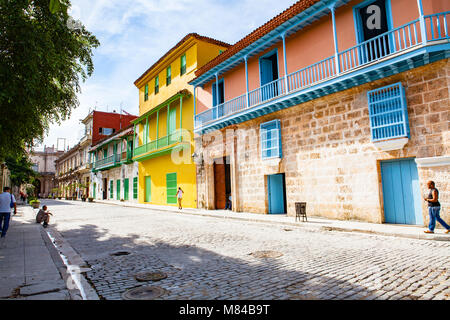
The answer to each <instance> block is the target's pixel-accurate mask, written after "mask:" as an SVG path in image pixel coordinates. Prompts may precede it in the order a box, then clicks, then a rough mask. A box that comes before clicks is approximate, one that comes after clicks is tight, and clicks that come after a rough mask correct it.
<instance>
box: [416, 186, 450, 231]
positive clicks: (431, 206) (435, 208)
mask: <svg viewBox="0 0 450 320" xmlns="http://www.w3.org/2000/svg"><path fill="white" fill-rule="evenodd" d="M427 187H428V189H430V193H429V194H428V198H423V199H424V200H425V201H427V202H428V214H429V215H430V223H429V225H428V230H425V231H424V232H425V233H434V228H435V227H436V221H438V222H439V223H440V224H442V226H443V227H444V228H445V229H447V231H445V233H449V232H450V226H449V225H448V224H447V223H445V221H444V220H442V219H441V217H440V216H439V211H441V204H440V203H439V190H438V189H436V186H435V184H434V181H428V182H427Z"/></svg>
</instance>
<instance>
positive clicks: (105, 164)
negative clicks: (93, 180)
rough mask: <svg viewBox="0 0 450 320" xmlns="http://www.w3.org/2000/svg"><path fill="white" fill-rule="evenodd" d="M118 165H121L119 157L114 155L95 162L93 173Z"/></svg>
mask: <svg viewBox="0 0 450 320" xmlns="http://www.w3.org/2000/svg"><path fill="white" fill-rule="evenodd" d="M119 165H121V155H120V154H114V155H112V156H109V157H107V158H104V159H101V160H97V161H95V162H94V166H93V167H94V169H93V171H99V170H106V169H111V168H114V167H116V166H119Z"/></svg>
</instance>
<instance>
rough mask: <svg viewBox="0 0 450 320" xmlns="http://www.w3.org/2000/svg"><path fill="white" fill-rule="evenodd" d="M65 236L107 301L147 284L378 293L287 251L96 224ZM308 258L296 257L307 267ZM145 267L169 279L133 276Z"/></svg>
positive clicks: (247, 292)
mask: <svg viewBox="0 0 450 320" xmlns="http://www.w3.org/2000/svg"><path fill="white" fill-rule="evenodd" d="M56 227H57V225H56ZM62 235H63V236H64V238H65V239H66V240H67V241H69V242H75V243H70V244H71V245H72V247H74V249H75V250H77V251H78V252H82V254H81V256H82V258H83V260H84V261H86V263H87V265H88V266H89V268H90V271H87V272H86V273H85V274H84V275H85V277H86V278H87V280H88V282H89V283H91V285H92V286H93V287H94V289H95V290H96V291H97V293H98V295H99V296H100V297H101V299H106V300H120V299H122V294H123V293H124V292H125V291H127V290H129V289H131V288H135V287H137V286H143V285H152V286H157V287H160V288H162V289H164V292H165V293H164V294H163V295H162V296H160V297H158V298H156V299H157V300H355V299H363V300H364V299H365V298H367V297H369V296H371V295H372V294H373V293H374V292H373V291H370V290H368V289H367V287H370V286H367V285H366V284H365V287H363V286H359V285H355V284H353V283H350V282H349V281H343V280H339V279H336V278H334V277H331V276H327V275H326V273H324V272H323V270H324V269H325V268H319V269H322V270H316V269H315V270H314V272H311V273H309V272H299V271H296V270H295V267H296V266H295V264H296V263H295V261H294V262H293V261H292V259H287V258H286V257H285V256H283V255H282V256H280V257H277V258H270V257H269V258H258V257H256V256H255V255H253V253H252V252H248V254H246V255H242V254H241V255H240V256H239V255H238V257H230V256H226V255H221V254H219V253H217V252H213V251H210V250H206V249H203V248H199V247H196V246H191V245H189V244H188V242H189V241H188V240H186V243H178V244H171V243H167V242H165V241H161V240H159V239H157V238H148V237H147V238H146V239H144V238H143V237H142V236H141V235H139V234H130V235H128V236H112V235H111V234H108V232H107V230H103V229H101V228H99V227H98V226H95V225H84V226H82V227H81V228H78V229H71V230H64V231H63V232H62ZM74 244H75V245H74ZM263 253H264V252H263ZM265 253H266V254H267V255H269V256H270V254H271V252H265ZM272 253H273V252H272ZM308 263H309V262H308V261H298V264H299V265H300V266H301V267H302V268H303V269H307V266H308ZM143 271H146V272H163V273H165V274H166V275H167V278H165V279H162V280H160V281H157V282H153V281H144V282H139V281H137V280H136V279H135V275H136V274H137V273H139V272H143Z"/></svg>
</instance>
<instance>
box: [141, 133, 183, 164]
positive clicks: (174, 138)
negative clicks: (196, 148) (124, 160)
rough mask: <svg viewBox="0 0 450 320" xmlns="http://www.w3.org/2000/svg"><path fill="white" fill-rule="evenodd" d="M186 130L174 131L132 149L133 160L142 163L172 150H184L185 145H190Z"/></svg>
mask: <svg viewBox="0 0 450 320" xmlns="http://www.w3.org/2000/svg"><path fill="white" fill-rule="evenodd" d="M183 133H189V131H188V130H185V129H182V130H179V129H178V130H176V131H175V132H173V133H171V134H169V135H167V136H165V137H162V138H159V139H156V140H153V141H151V142H149V143H146V144H144V145H142V146H139V147H136V148H135V149H134V154H133V160H136V161H144V160H147V159H151V158H155V157H158V156H162V155H165V154H168V153H170V152H172V150H174V149H176V150H177V149H178V148H184V146H185V144H186V143H190V134H183Z"/></svg>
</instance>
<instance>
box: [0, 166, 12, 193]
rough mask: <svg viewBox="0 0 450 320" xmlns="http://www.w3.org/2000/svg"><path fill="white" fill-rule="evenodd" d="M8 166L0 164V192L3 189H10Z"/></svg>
mask: <svg viewBox="0 0 450 320" xmlns="http://www.w3.org/2000/svg"><path fill="white" fill-rule="evenodd" d="M10 175H11V174H10V172H9V169H8V166H7V165H6V164H5V163H1V164H0V192H3V188H4V187H11V178H10Z"/></svg>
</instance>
